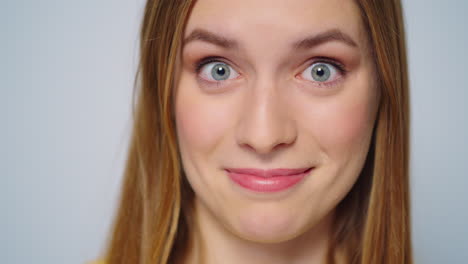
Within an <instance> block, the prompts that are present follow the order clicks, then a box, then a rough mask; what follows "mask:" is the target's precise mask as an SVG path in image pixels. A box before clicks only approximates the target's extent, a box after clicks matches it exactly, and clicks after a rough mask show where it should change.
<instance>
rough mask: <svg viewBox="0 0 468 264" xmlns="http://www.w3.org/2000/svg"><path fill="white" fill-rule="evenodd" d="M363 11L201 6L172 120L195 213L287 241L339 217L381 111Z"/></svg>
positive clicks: (303, 1) (254, 235)
mask: <svg viewBox="0 0 468 264" xmlns="http://www.w3.org/2000/svg"><path fill="white" fill-rule="evenodd" d="M359 12H360V11H359V8H358V6H357V5H356V4H355V3H354V1H343V0H294V1H292V0H290V1H282V0H256V1H251V0H236V1H232V0H230V1H224V0H198V1H197V2H196V4H195V5H194V7H193V10H192V13H191V15H190V18H189V20H188V24H187V27H186V30H185V33H184V34H185V35H184V46H183V48H182V52H181V58H182V60H181V61H182V64H181V67H180V68H179V74H180V75H179V79H178V83H177V85H176V94H175V115H176V125H177V136H178V141H179V146H180V152H181V157H182V164H183V169H184V171H185V174H186V176H187V178H188V181H189V182H190V184H191V186H192V188H193V190H194V191H195V203H196V208H197V209H196V210H197V214H199V216H200V217H205V218H207V217H208V218H210V219H211V220H214V221H216V222H217V223H220V224H221V225H220V226H222V227H223V228H226V229H227V230H229V231H230V232H231V233H233V234H235V235H237V236H239V237H241V238H244V239H248V240H251V241H262V242H280V241H285V240H289V239H292V238H294V237H297V236H299V235H300V234H303V233H305V232H306V231H307V230H309V229H310V228H311V227H313V226H314V225H316V224H317V223H319V222H320V221H321V220H323V219H325V217H326V216H329V215H332V212H333V211H334V208H335V207H336V205H337V203H338V202H339V201H340V200H342V199H343V198H344V196H345V195H346V194H347V193H348V191H349V190H350V189H351V187H352V185H353V184H354V183H355V181H356V179H357V177H358V175H359V173H360V171H361V170H362V167H363V165H364V162H365V158H366V155H367V152H368V149H369V145H370V140H371V134H372V129H373V125H374V121H375V117H376V112H377V106H378V105H377V102H378V98H379V93H378V89H377V87H376V82H375V78H374V77H375V72H374V68H373V63H372V60H371V57H370V52H369V46H368V43H367V33H366V32H365V30H364V27H363V24H362V21H361V18H360V13H359ZM244 169H247V170H244ZM251 169H253V170H251ZM284 169H286V170H284ZM301 172H303V173H301ZM285 174H288V175H285ZM289 174H292V175H289ZM281 175H282V176H281Z"/></svg>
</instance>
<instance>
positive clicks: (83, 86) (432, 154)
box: [0, 0, 468, 264]
mask: <svg viewBox="0 0 468 264" xmlns="http://www.w3.org/2000/svg"><path fill="white" fill-rule="evenodd" d="M403 3H404V7H405V14H406V25H407V37H408V50H409V65H410V77H411V89H412V90H411V103H412V115H411V118H412V131H411V139H412V145H411V154H412V160H411V172H412V180H411V183H412V190H411V191H412V193H411V195H412V216H413V223H412V228H413V230H412V232H413V238H414V252H415V259H416V263H424V264H439V263H460V264H461V263H468V228H467V227H466V223H468V212H467V204H468V194H467V191H466V188H467V187H468V179H467V176H468V175H467V171H468V159H467V156H468V150H467V149H468V143H467V141H466V140H465V138H466V135H467V134H468V127H467V117H466V115H467V114H468V106H466V104H464V102H465V100H466V99H468V97H467V96H468V93H467V88H468V85H467V81H466V79H465V78H466V77H467V75H468V74H467V73H466V69H467V66H466V65H467V63H468V53H467V52H466V51H465V49H466V47H468V34H467V33H466V32H468V30H467V26H468V18H467V16H466V13H467V12H468V2H467V1H461V0H460V1H456V0H451V1H436V0H430V1H427V0H426V1H422V0H420V1H417V0H404V1H403ZM143 4H144V1H143V0H137V1H121V0H120V1H119V0H113V1H110V0H101V1H91V0H82V1H66V0H62V1H58V0H57V1H53V0H43V1H32V0H15V1H13V0H10V1H2V2H1V4H0V22H1V23H0V29H1V31H0V32H1V42H0V43H1V49H0V60H1V63H0V67H1V68H0V107H1V108H0V110H1V111H0V117H1V127H0V176H1V185H0V197H1V200H0V201H1V202H0V206H1V207H0V212H1V218H0V219H1V220H0V221H1V222H0V232H1V233H0V234H1V235H0V243H1V244H0V259H1V262H2V263H57V264H63V263H84V262H85V261H87V260H90V259H93V258H94V257H96V256H97V255H98V254H99V253H100V252H101V251H102V249H103V245H104V242H105V239H106V236H107V232H108V229H109V225H110V223H111V218H112V216H113V211H114V208H115V203H116V197H117V194H118V188H119V186H120V180H121V174H122V170H123V164H124V161H125V153H126V147H127V144H128V134H129V130H130V101H131V95H132V86H133V78H134V73H135V70H136V64H137V61H136V59H137V55H138V50H137V45H138V26H139V23H140V18H141V15H142V9H143Z"/></svg>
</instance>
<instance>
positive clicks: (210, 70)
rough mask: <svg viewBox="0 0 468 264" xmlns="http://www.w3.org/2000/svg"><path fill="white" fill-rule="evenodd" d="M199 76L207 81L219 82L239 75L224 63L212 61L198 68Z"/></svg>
mask: <svg viewBox="0 0 468 264" xmlns="http://www.w3.org/2000/svg"><path fill="white" fill-rule="evenodd" d="M200 75H201V77H202V78H203V79H205V80H207V81H211V82H220V81H226V80H230V79H235V78H237V77H238V76H239V73H237V72H236V71H235V70H234V69H233V68H232V67H231V66H229V65H228V64H226V63H224V62H220V61H214V62H210V63H207V64H205V65H203V66H202V67H201V68H200Z"/></svg>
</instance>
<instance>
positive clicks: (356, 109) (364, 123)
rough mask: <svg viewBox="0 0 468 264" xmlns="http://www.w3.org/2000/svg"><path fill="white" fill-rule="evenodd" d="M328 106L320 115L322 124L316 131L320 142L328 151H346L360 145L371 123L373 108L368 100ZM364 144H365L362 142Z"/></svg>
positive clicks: (369, 131) (367, 134)
mask: <svg viewBox="0 0 468 264" xmlns="http://www.w3.org/2000/svg"><path fill="white" fill-rule="evenodd" d="M346 101H349V100H344V101H342V103H341V104H334V105H331V106H329V107H330V108H331V109H328V111H326V110H325V109H323V110H324V112H323V113H321V115H319V116H320V117H322V120H321V121H320V123H321V124H323V126H321V128H322V129H320V131H318V134H319V137H320V142H321V143H322V144H323V146H326V148H328V150H329V152H331V153H334V152H341V153H343V152H347V151H346V150H354V149H355V148H356V147H360V146H362V143H363V141H365V140H366V139H368V138H369V136H370V133H371V129H372V124H373V120H372V119H373V109H372V107H371V104H370V102H369V100H362V101H354V102H346ZM364 145H365V144H364Z"/></svg>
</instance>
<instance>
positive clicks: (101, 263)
mask: <svg viewBox="0 0 468 264" xmlns="http://www.w3.org/2000/svg"><path fill="white" fill-rule="evenodd" d="M86 264H106V262H104V260H93V261H90V262H86Z"/></svg>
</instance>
